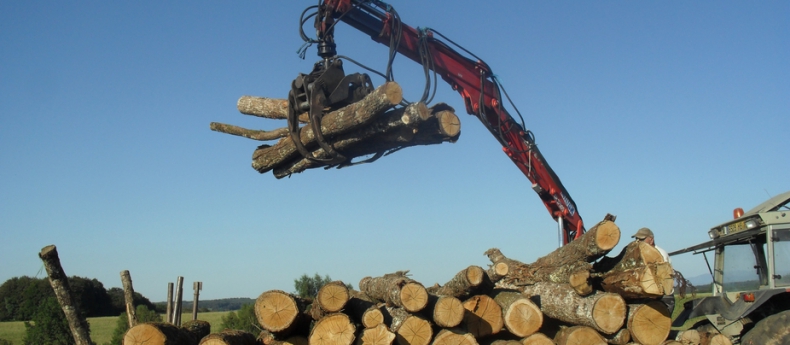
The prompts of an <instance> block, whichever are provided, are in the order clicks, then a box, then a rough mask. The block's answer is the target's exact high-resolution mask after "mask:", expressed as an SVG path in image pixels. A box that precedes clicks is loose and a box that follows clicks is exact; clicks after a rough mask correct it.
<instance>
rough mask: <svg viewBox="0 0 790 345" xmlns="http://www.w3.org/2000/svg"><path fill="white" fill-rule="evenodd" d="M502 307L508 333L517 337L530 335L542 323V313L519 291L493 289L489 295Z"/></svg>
mask: <svg viewBox="0 0 790 345" xmlns="http://www.w3.org/2000/svg"><path fill="white" fill-rule="evenodd" d="M490 296H491V297H492V298H494V301H496V302H497V304H499V306H500V307H501V308H502V319H503V322H504V324H505V328H507V330H508V331H510V333H513V334H514V335H515V336H517V337H519V338H523V337H526V336H528V335H531V334H533V333H535V332H537V331H538V329H540V326H541V325H543V313H542V312H541V311H540V308H538V306H537V305H535V303H534V302H532V301H531V300H530V299H529V298H527V297H526V296H524V295H523V294H522V293H521V292H517V291H511V290H494V292H492V293H491V295H490Z"/></svg>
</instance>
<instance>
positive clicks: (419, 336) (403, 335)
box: [386, 307, 433, 345]
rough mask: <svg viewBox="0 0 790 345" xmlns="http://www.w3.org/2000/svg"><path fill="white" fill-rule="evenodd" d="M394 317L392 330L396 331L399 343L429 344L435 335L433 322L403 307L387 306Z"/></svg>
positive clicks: (403, 344)
mask: <svg viewBox="0 0 790 345" xmlns="http://www.w3.org/2000/svg"><path fill="white" fill-rule="evenodd" d="M386 310H387V312H388V314H389V315H390V317H391V319H392V323H391V324H390V330H391V331H392V332H395V341H396V342H397V343H398V344H399V345H428V344H429V343H430V342H431V338H432V337H433V329H432V328H431V323H430V322H428V321H427V320H425V319H424V318H422V317H420V316H418V315H415V314H412V313H409V312H408V311H406V310H405V309H403V308H397V307H387V308H386Z"/></svg>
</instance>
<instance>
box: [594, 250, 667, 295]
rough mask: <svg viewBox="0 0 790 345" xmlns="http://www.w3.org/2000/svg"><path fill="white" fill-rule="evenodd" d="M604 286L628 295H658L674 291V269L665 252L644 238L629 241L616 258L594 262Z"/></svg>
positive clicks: (602, 287)
mask: <svg viewBox="0 0 790 345" xmlns="http://www.w3.org/2000/svg"><path fill="white" fill-rule="evenodd" d="M593 270H595V271H596V273H594V274H593V277H595V279H596V281H599V283H598V284H600V286H601V289H602V290H604V291H608V292H614V293H617V294H620V295H622V296H623V297H624V298H628V299H641V298H654V297H660V296H664V295H665V294H666V295H669V294H672V291H673V289H674V287H673V285H674V270H673V269H672V266H671V265H670V264H669V263H667V262H664V258H663V257H662V256H661V253H660V252H659V251H658V250H657V249H656V248H655V247H653V246H651V245H649V244H647V243H645V242H643V241H634V242H631V243H629V244H628V245H627V246H625V248H623V250H622V251H621V252H620V254H619V255H618V256H616V257H614V258H604V259H602V260H601V261H600V262H598V263H596V264H595V265H594V266H593Z"/></svg>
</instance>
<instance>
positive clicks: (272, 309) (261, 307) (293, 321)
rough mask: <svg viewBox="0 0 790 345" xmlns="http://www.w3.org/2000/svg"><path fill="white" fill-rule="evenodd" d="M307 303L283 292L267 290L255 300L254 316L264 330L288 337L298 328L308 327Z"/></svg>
mask: <svg viewBox="0 0 790 345" xmlns="http://www.w3.org/2000/svg"><path fill="white" fill-rule="evenodd" d="M307 305H308V302H307V301H305V300H304V299H302V298H299V297H297V296H294V295H291V294H289V293H287V292H285V291H280V290H269V291H266V292H264V293H262V294H261V295H260V296H258V298H257V299H256V300H255V316H256V318H257V319H258V323H259V324H260V325H261V327H263V328H264V329H266V330H268V331H270V332H272V333H274V334H276V335H277V336H278V337H285V336H287V335H290V334H291V333H292V332H293V331H294V330H296V329H297V328H299V327H302V326H307V325H309V323H308V322H306V321H307V320H308V319H309V318H308V316H309V315H307V314H306V311H307Z"/></svg>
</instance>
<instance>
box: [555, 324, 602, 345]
mask: <svg viewBox="0 0 790 345" xmlns="http://www.w3.org/2000/svg"><path fill="white" fill-rule="evenodd" d="M554 341H555V342H556V343H557V345H606V340H605V339H604V338H603V337H602V336H601V335H600V334H598V332H596V331H595V330H594V329H592V328H590V327H586V326H573V327H565V328H563V329H561V330H560V331H559V332H557V335H556V336H555V337H554Z"/></svg>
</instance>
